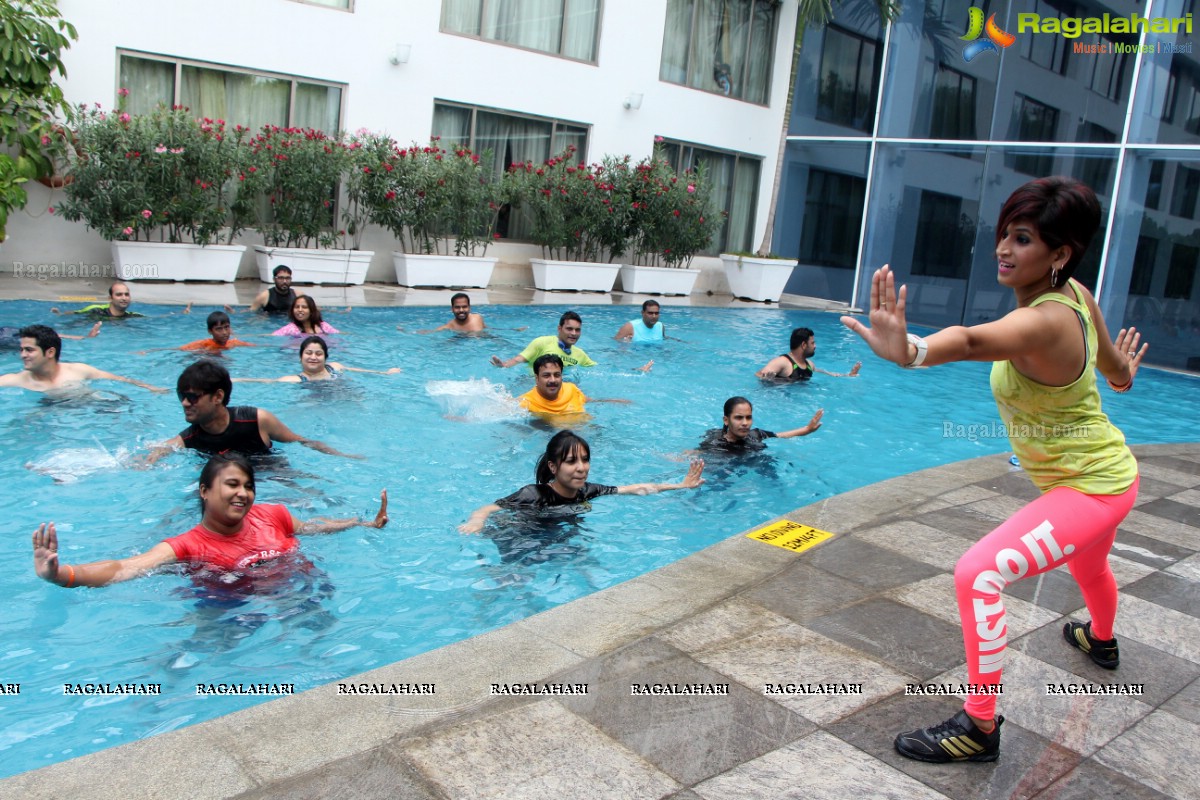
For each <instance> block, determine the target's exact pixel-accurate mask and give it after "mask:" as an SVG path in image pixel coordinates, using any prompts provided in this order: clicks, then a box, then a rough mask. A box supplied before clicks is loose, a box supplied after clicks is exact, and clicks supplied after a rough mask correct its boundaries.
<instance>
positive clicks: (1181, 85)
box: [1163, 59, 1200, 133]
mask: <svg viewBox="0 0 1200 800" xmlns="http://www.w3.org/2000/svg"><path fill="white" fill-rule="evenodd" d="M1198 83H1200V80H1198V79H1197V76H1196V75H1195V74H1194V72H1193V71H1192V70H1191V69H1189V68H1187V67H1186V62H1182V61H1180V60H1179V59H1176V60H1175V62H1174V63H1173V64H1171V74H1170V77H1169V78H1168V79H1167V92H1166V103H1165V104H1164V105H1163V120H1164V121H1165V122H1169V123H1171V124H1173V125H1178V126H1179V127H1180V128H1183V129H1184V130H1185V131H1187V132H1188V133H1200V86H1198V85H1197V84H1198Z"/></svg>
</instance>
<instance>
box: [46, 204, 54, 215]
mask: <svg viewBox="0 0 1200 800" xmlns="http://www.w3.org/2000/svg"><path fill="white" fill-rule="evenodd" d="M46 210H47V211H49V212H50V213H51V214H53V213H54V206H50V207H49V208H47V209H46Z"/></svg>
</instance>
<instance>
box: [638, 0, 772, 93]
mask: <svg viewBox="0 0 1200 800" xmlns="http://www.w3.org/2000/svg"><path fill="white" fill-rule="evenodd" d="M706 1H707V0H694V1H693V3H692V6H691V9H692V18H691V20H690V21H689V23H688V26H687V28H688V39H687V41H688V47H687V59H686V61H685V63H684V64H683V74H684V79H683V81H674V80H671V79H669V78H664V77H663V74H662V73H663V61H662V59H663V55H664V54H665V53H666V50H667V48H666V42H665V40H664V43H663V46H662V48H661V51H660V53H659V71H658V79H659V80H660V81H662V82H663V83H669V84H671V85H672V86H682V87H683V88H685V89H692V90H695V91H697V92H706V93H708V94H713V95H716V96H717V97H724V98H726V99H728V100H736V101H738V102H741V103H750V104H751V105H756V106H761V107H763V108H768V107H770V104H771V88H772V84H773V83H774V73H775V41H776V39H777V38H778V34H779V10H780V8H781V7H782V4H781V3H780V2H778V1H777V0H776V1H775V2H769V1H768V0H748V2H749V3H750V20H751V22H750V25H748V26H747V28H748V30H747V32H746V47H745V51H744V53H745V56H746V57H747V58H748V56H749V53H750V52H751V48H752V47H753V46H754V44H755V41H756V40H757V39H759V38H761V35H760V36H755V26H754V6H755V4H756V3H759V2H766V3H767V4H768V5H770V6H771V7H772V10H773V13H772V15H771V30H770V32H769V33H768V35H767V38H768V41H769V47H770V48H771V51H770V60H769V61H768V63H767V66H766V85H765V87H764V89H763V94H764V98H763V100H761V101H759V100H748V99H746V98H745V97H744V96H741V95H739V94H737V93H736V92H734V91H732V90H731V91H730V92H729V94H725V93H724V92H722V91H720V90H719V89H710V88H708V87H707V86H694V85H692V84H691V83H688V82H687V75H688V74H689V73H690V72H691V62H692V54H693V49H694V48H693V44H694V43H695V38H696V24H697V23H696V21H697V19H699V13H700V8H699V6H700V4H701V3H703V2H706ZM670 8H671V7H670V5H669V4H668V5H667V8H666V11H667V12H669V11H670ZM670 22H671V20H670V18H669V17H667V19H666V25H665V26H664V29H665V30H664V34H663V35H664V36H666V35H668V33H669V28H670ZM748 72H749V71H748V70H746V69H743V70H741V71H740V73H739V74H740V78H741V89H740V91H742V92H745V90H746V86H745V84H746V80H747V79H748Z"/></svg>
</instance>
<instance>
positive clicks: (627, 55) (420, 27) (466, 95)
mask: <svg viewBox="0 0 1200 800" xmlns="http://www.w3.org/2000/svg"><path fill="white" fill-rule="evenodd" d="M59 6H60V9H61V11H62V14H63V16H64V18H66V19H68V20H70V21H71V22H72V23H73V24H74V25H75V26H76V27H77V29H78V31H79V40H78V42H76V43H75V44H74V45H73V46H72V47H71V49H70V51H68V52H67V54H66V58H65V62H66V65H67V70H68V80H67V81H66V82H65V85H64V88H65V91H66V96H67V98H68V100H69V101H70V102H72V103H93V102H99V103H101V104H102V105H103V106H105V107H108V108H111V107H112V106H113V105H115V101H116V91H117V89H118V88H119V87H118V85H117V81H118V76H117V51H118V50H119V49H123V50H138V51H143V52H147V53H152V54H159V55H167V56H173V57H177V58H184V59H195V60H197V61H205V62H211V63H214V64H218V65H227V66H232V67H240V68H244V69H251V70H261V71H265V72H277V73H283V74H287V75H295V76H300V77H308V78H315V79H319V80H322V81H333V82H339V83H344V84H346V86H347V87H348V88H347V91H346V93H345V95H344V98H343V107H342V113H343V125H344V128H345V129H346V130H351V131H353V130H357V129H359V128H368V129H370V130H372V131H377V132H386V133H388V134H390V135H391V136H393V137H394V138H396V139H397V140H398V141H400V142H401V143H406V142H409V141H418V142H423V141H425V140H426V139H428V137H429V134H430V130H431V127H432V120H433V104H434V100H435V99H441V100H448V101H453V102H457V103H466V104H472V105H479V106H486V107H492V108H497V109H501V110H506V111H512V112H516V113H522V114H534V115H539V116H544V117H550V118H556V119H562V120H568V121H572V122H577V123H582V124H585V125H588V126H590V129H591V131H590V137H589V147H590V152H589V153H587V158H588V160H598V159H600V158H601V157H602V156H603V155H605V154H621V153H629V154H630V155H632V156H633V157H634V158H635V159H638V158H641V157H643V156H645V155H647V154H648V153H649V152H650V149H651V147H652V143H653V139H654V137H655V136H656V135H657V136H664V137H667V138H671V139H678V140H682V141H687V142H692V143H695V144H698V145H702V146H704V147H708V148H715V149H722V150H733V151H737V152H740V153H746V154H749V155H751V156H755V157H760V158H762V160H763V162H762V172H761V179H760V185H759V197H758V203H757V209H758V214H757V219H756V224H755V234H754V241H756V242H757V241H758V240H759V239H760V238H761V237H762V231H763V225H764V222H765V219H766V208H767V204H768V203H769V201H770V196H771V180H772V176H773V175H774V174H775V160H776V152H777V148H778V145H779V133H780V129H781V126H782V122H783V120H782V116H783V106H784V103H785V100H786V95H787V81H788V71H789V68H790V59H791V43H792V38H793V31H794V26H795V20H796V0H784V2H783V3H782V5H781V8H780V12H779V30H778V36H777V38H776V42H775V56H774V62H773V63H774V75H773V77H772V83H771V102H770V104H769V106H767V107H762V106H758V105H754V104H751V103H745V102H742V101H739V100H732V99H729V98H726V97H722V96H720V95H716V94H710V93H708V92H703V91H698V90H694V89H688V88H685V87H682V86H678V85H675V84H670V83H663V82H661V81H659V79H658V72H659V60H660V54H661V50H662V40H663V33H664V31H663V28H664V25H665V23H666V0H604V3H603V12H602V13H603V17H602V21H601V27H600V39H599V52H598V59H597V63H596V64H595V65H593V64H584V63H580V62H576V61H572V60H570V59H564V58H559V57H556V56H551V55H546V54H543V53H537V52H532V51H526V50H521V49H518V48H514V47H508V46H504V45H499V44H495V43H491V42H484V41H479V40H475V39H470V38H466V37H462V36H455V35H450V34H445V33H441V32H440V31H439V22H440V13H441V3H440V2H436V1H435V0H355V3H354V11H353V13H350V12H346V11H341V10H337V9H330V8H326V7H322V6H318V5H310V4H305V3H300V2H294V0H257V1H256V2H254V3H246V2H243V1H240V0H170V2H167V3H163V2H161V0H160V1H159V2H150V0H123V1H122V2H114V1H113V0H60V2H59ZM399 43H403V44H410V45H411V46H412V52H411V56H410V59H409V61H408V63H406V64H400V65H392V64H391V63H389V60H388V58H389V56H390V55H391V53H392V51H393V48H394V47H395V45H396V44H399ZM632 92H639V93H641V94H642V95H643V102H642V106H641V108H640V109H639V110H628V109H625V108H624V107H623V105H622V103H623V100H624V99H625V97H626V96H627V95H629V94H630V93H632ZM56 198H58V199H61V191H52V190H48V189H44V188H43V187H42V186H40V185H32V186H31V187H30V203H29V207H28V208H27V209H26V212H25V213H20V212H18V213H16V214H14V215H13V216H12V217H11V218H10V221H9V241H8V242H7V243H6V245H5V260H6V261H7V260H11V261H13V262H24V263H47V262H61V261H67V262H85V263H92V264H104V263H109V262H110V261H111V255H110V253H109V248H108V243H107V242H104V241H103V240H101V239H100V237H99V236H97V235H96V234H94V233H92V232H90V231H87V230H85V228H84V227H83V225H82V223H67V222H64V221H63V220H61V219H57V218H55V217H54V216H53V215H51V214H48V213H47V208H48V207H49V206H52V205H54V203H55V202H56ZM256 238H257V237H256V236H255V234H253V232H250V233H248V234H246V235H245V236H243V237H242V239H241V241H242V242H243V243H247V244H254V243H256ZM362 246H363V248H364V249H374V250H376V255H375V258H374V260H373V261H372V264H371V269H370V271H369V272H368V274H367V278H368V280H372V281H391V280H394V275H393V273H392V268H391V258H390V251H391V249H392V247H393V242H392V239H391V236H390V234H388V233H387V232H386V231H381V230H378V229H372V230H368V231H367V234H366V236H365V237H364V240H363V243H362ZM493 254H495V255H498V256H500V258H501V259H502V261H503V262H505V263H507V264H509V265H512V267H510V269H508V270H507V271H506V270H504V269H501V270H500V272H499V273H498V276H500V277H501V280H503V276H505V275H508V276H510V277H513V278H515V279H516V280H522V276H523V275H525V274H527V270H528V267H527V264H528V259H529V258H530V257H531V256H536V255H537V252H536V248H533V247H531V246H526V245H517V244H511V243H510V244H503V245H501V246H500V247H498V248H497V249H496V250H495V251H494V253H493ZM700 261H705V262H714V263H709V264H707V266H708V267H709V269H708V270H706V274H705V276H703V279H702V282H701V283H700V285H698V287H697V290H698V291H703V290H706V289H712V290H714V291H720V290H722V289H723V288H727V287H723V284H724V278H723V276H719V275H718V274H716V273H715V272H711V270H712V268H713V267H714V266H715V262H716V260H715V259H700ZM522 269H524V270H525V272H522ZM254 274H256V272H255V270H254V268H253V264H252V257H251V256H250V255H247V257H246V259H245V261H244V262H243V265H242V270H241V273H240V275H241V276H242V277H250V276H252V275H254Z"/></svg>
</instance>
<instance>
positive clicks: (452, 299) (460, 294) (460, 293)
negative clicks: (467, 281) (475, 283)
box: [450, 292, 471, 306]
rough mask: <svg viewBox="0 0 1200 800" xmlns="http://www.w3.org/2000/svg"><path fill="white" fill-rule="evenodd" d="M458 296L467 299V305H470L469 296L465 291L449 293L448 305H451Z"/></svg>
mask: <svg viewBox="0 0 1200 800" xmlns="http://www.w3.org/2000/svg"><path fill="white" fill-rule="evenodd" d="M460 297H461V298H462V299H463V300H466V301H467V305H471V298H470V296H469V295H468V294H467V293H466V292H455V293H454V294H452V295H450V305H451V306H453V305H454V301H455V300H457V299H458V298H460Z"/></svg>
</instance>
